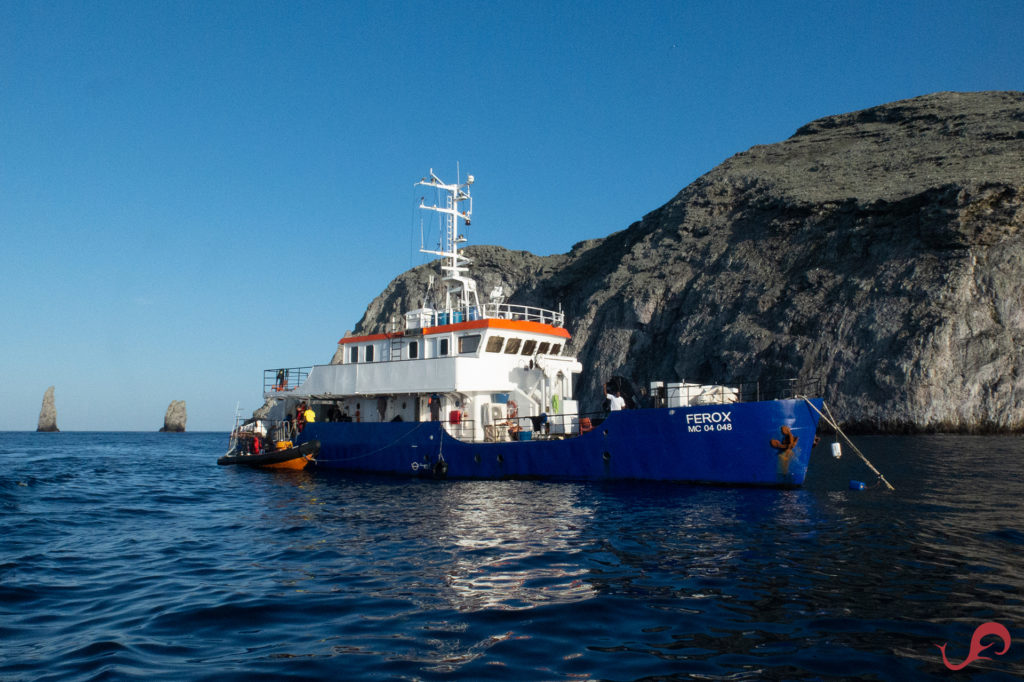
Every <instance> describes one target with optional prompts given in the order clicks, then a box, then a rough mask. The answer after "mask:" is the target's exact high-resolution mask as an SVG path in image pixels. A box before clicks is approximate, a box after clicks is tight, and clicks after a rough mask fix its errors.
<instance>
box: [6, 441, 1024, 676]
mask: <svg viewBox="0 0 1024 682" xmlns="http://www.w3.org/2000/svg"><path fill="white" fill-rule="evenodd" d="M3 440H4V442H5V445H4V449H3V451H0V465H2V466H0V472H2V473H0V533H2V534H3V538H4V541H3V544H2V545H0V638H2V641H3V645H2V647H3V654H4V655H3V657H0V677H4V678H14V679H22V678H24V679H60V680H67V679H104V678H116V679H123V678H129V677H144V678H147V679H181V678H188V679H207V678H209V679H217V680H223V679H225V678H227V679H279V678H281V677H286V676H291V677H299V678H337V677H339V676H341V677H345V678H357V677H375V678H394V679H451V678H453V677H457V678H462V679H516V680H520V679H562V678H568V679H592V678H601V679H641V678H660V679H668V678H672V679H680V678H691V677H692V678H706V679H731V680H744V679H750V680H754V679H757V680H760V679H822V678H826V679H865V678H867V679H892V678H900V677H904V678H908V679H911V678H912V679H923V678H929V677H934V678H936V679H943V678H944V677H945V674H946V670H945V668H944V667H942V664H941V658H940V657H939V655H938V651H937V649H936V648H935V644H936V643H942V642H948V643H949V650H950V652H951V653H953V652H954V651H955V652H956V656H959V657H960V658H959V659H957V660H962V658H963V657H964V656H966V652H967V647H968V645H969V642H970V637H971V634H972V633H973V631H974V628H975V627H977V625H979V624H980V623H982V622H985V621H988V620H996V621H999V622H1002V623H1004V624H1005V625H1007V627H1009V628H1010V629H1011V632H1014V633H1019V632H1020V630H1021V628H1022V627H1024V601H1022V597H1021V596H1020V595H1021V594H1022V593H1024V592H1022V590H1024V559H1022V558H1021V557H1022V554H1024V553H1022V552H1021V551H1020V549H1021V546H1022V545H1024V534H1022V532H1021V526H1020V519H1021V518H1024V514H1022V511H1024V510H1022V508H1021V504H1022V502H1021V500H1022V499H1024V496H1022V494H1021V493H1022V492H1024V479H1022V477H1021V475H1020V474H1019V473H1018V472H1017V469H1016V468H1014V467H1016V464H1015V462H1016V461H1018V460H1019V458H1020V455H1021V454H1022V448H1021V442H1022V441H1021V440H1020V439H1015V438H992V439H984V438H981V439H975V438H966V439H965V438H953V437H918V438H887V439H882V438H865V439H862V440H863V441H864V442H863V444H862V445H861V447H862V449H863V450H864V451H865V452H868V453H870V455H871V456H872V459H873V461H874V462H875V464H876V465H878V466H879V467H880V468H881V469H882V470H883V471H885V472H886V475H887V477H888V478H889V479H890V480H891V481H893V483H894V484H895V485H896V486H897V488H898V490H897V493H896V494H892V493H887V492H885V491H883V490H880V489H874V490H868V491H863V492H851V491H848V490H846V486H845V482H846V481H847V480H849V479H850V478H858V477H860V478H864V477H865V473H864V471H863V469H859V468H858V465H857V463H856V462H855V461H848V460H847V459H844V460H841V461H838V462H837V461H835V460H832V458H831V457H827V456H826V457H820V458H819V457H818V453H816V454H815V457H816V459H815V461H814V462H813V464H812V469H811V475H810V476H809V478H808V482H807V485H806V487H805V488H804V489H802V490H795V491H775V490H757V489H727V488H695V487H688V486H675V485H653V484H652V485H626V484H615V485H593V484H586V485H584V484H550V483H540V482H522V481H500V482H429V481H397V480H390V479H375V478H369V477H366V478H350V477H345V476H338V475H331V474H323V473H314V472H278V473H273V474H272V473H268V472H258V471H255V472H254V471H248V470H236V469H231V468H225V467H217V466H216V465H215V464H214V460H215V459H216V456H217V455H218V454H219V452H220V451H221V450H222V449H223V444H224V443H223V437H222V436H220V435H217V434H42V435H41V434H34V433H32V434H4V438H3ZM964 453H969V454H968V455H965V454H964ZM825 454H826V455H827V453H825ZM951 480H955V481H957V485H956V486H951V485H950V483H949V482H950V481H951ZM1022 661H1024V647H1021V646H1018V642H1017V641H1016V640H1015V641H1014V646H1013V647H1012V648H1011V651H1010V653H1009V654H1007V655H1006V656H1004V657H994V659H993V660H992V661H989V662H979V663H977V664H975V665H976V666H977V667H974V666H972V670H974V673H973V675H974V676H981V677H982V678H987V679H993V680H997V679H1015V678H1016V676H1017V675H1020V674H1021V673H1024V669H1022V665H1024V664H1022Z"/></svg>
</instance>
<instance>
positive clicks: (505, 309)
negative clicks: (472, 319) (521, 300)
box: [483, 303, 565, 327]
mask: <svg viewBox="0 0 1024 682" xmlns="http://www.w3.org/2000/svg"><path fill="white" fill-rule="evenodd" d="M483 308H484V317H492V318H497V319H501V320H527V321H529V322H543V323H544V324H550V325H552V326H554V327H562V326H564V325H565V313H561V312H555V311H554V310H547V309H546V308H535V307H533V306H529V305H513V304H511V303H486V304H484V306H483Z"/></svg>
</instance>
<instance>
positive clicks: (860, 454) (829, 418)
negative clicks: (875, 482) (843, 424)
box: [797, 395, 896, 490]
mask: <svg viewBox="0 0 1024 682" xmlns="http://www.w3.org/2000/svg"><path fill="white" fill-rule="evenodd" d="M797 397H798V398H802V399H803V400H804V402H806V403H807V404H808V405H810V406H811V409H812V410H814V411H815V412H817V413H818V416H820V417H821V418H822V419H824V420H825V423H826V424H828V425H829V426H831V427H832V428H833V429H835V430H836V433H838V434H839V435H840V436H842V437H843V439H844V440H845V441H846V442H847V443H848V444H849V445H850V447H851V448H853V451H854V452H856V453H857V456H858V457H860V458H861V459H862V460H864V463H865V464H867V465H868V468H869V469H871V470H872V471H873V472H875V475H876V476H878V478H879V480H881V481H882V483H884V484H885V487H887V488H888V489H889V490H896V488H893V487H892V484H891V483H889V481H887V480H885V476H883V475H882V472H880V471H879V470H878V469H876V468H875V466H874V465H873V464H872V463H871V462H869V461H868V458H867V457H865V456H864V453H863V452H861V451H860V450H858V449H857V446H856V445H854V444H853V441H852V440H850V438H849V436H847V435H846V434H845V433H843V430H842V429H841V428H839V424H837V423H836V421H835V419H833V418H832V412H831V411H829V409H828V405H826V404H825V401H822V403H821V404H822V406H823V407H824V408H825V411H826V412H828V416H827V417H826V416H825V415H824V414H822V412H821V410H819V409H818V408H817V407H815V406H814V403H812V402H811V401H810V400H809V399H808V398H807V396H803V395H801V396H797Z"/></svg>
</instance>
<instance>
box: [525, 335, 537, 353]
mask: <svg viewBox="0 0 1024 682" xmlns="http://www.w3.org/2000/svg"><path fill="white" fill-rule="evenodd" d="M536 348H537V342H536V341H535V340H534V339H527V340H526V341H525V342H524V343H523V355H533V351H534V350H536Z"/></svg>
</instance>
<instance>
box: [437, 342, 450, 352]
mask: <svg viewBox="0 0 1024 682" xmlns="http://www.w3.org/2000/svg"><path fill="white" fill-rule="evenodd" d="M437 354H438V355H448V339H439V340H438V342H437Z"/></svg>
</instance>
